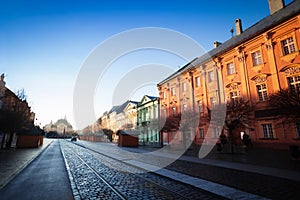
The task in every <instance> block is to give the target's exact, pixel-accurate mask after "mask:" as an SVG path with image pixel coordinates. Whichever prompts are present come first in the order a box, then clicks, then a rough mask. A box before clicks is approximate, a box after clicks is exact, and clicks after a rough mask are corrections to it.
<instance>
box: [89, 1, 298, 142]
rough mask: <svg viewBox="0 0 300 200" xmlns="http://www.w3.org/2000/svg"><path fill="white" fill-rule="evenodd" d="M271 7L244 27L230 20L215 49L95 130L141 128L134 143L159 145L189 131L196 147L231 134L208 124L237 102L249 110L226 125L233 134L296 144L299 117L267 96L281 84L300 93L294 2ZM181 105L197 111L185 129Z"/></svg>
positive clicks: (102, 120)
mask: <svg viewBox="0 0 300 200" xmlns="http://www.w3.org/2000/svg"><path fill="white" fill-rule="evenodd" d="M269 6H270V11H271V15H269V16H267V17H266V18H264V19H262V20H261V21H259V22H257V23H256V24H254V25H253V26H251V27H249V28H248V29H246V30H243V28H242V22H241V20H240V19H236V20H235V26H236V35H235V36H233V37H232V38H231V39H229V40H228V41H226V42H224V43H220V42H217V41H215V42H214V47H215V48H214V49H212V50H211V51H209V52H208V53H206V54H205V55H203V56H200V57H198V58H195V59H194V60H192V61H190V62H189V63H188V64H186V65H185V66H183V67H182V68H180V69H179V70H178V71H177V72H175V73H173V74H171V75H170V76H169V77H167V78H166V79H164V80H162V81H161V82H160V83H158V85H157V87H158V91H159V98H157V97H149V96H147V95H146V96H144V97H143V99H142V100H141V102H140V103H138V102H133V101H127V102H125V103H124V104H123V105H121V106H116V107H113V108H112V109H111V110H110V111H109V112H106V113H104V114H103V116H102V117H100V120H99V121H98V123H95V124H94V125H93V127H92V128H93V131H97V130H96V129H111V130H112V131H113V132H116V131H117V130H119V129H125V130H139V131H140V133H142V134H141V135H140V136H139V142H140V143H143V144H157V145H159V144H161V143H163V142H164V143H169V142H171V141H172V142H178V143H180V142H181V141H183V139H184V137H185V135H184V134H189V132H190V134H189V135H190V136H191V137H192V138H193V139H194V141H195V142H196V143H198V144H202V143H203V142H204V141H205V142H210V141H211V142H212V143H215V141H216V140H217V139H218V137H219V135H220V134H221V133H224V134H225V135H228V134H229V132H228V129H226V128H224V126H223V124H221V125H220V124H218V125H213V124H212V123H211V119H212V117H211V116H212V112H213V110H214V108H215V107H216V106H217V105H226V106H228V104H229V103H230V102H233V103H234V102H236V103H238V102H239V101H243V102H248V103H249V107H251V111H250V112H249V113H248V115H249V120H248V122H247V123H243V124H240V126H237V127H238V128H236V130H230V131H231V133H232V134H234V135H235V136H236V138H240V136H241V135H243V134H245V133H247V134H248V135H249V136H250V138H251V140H252V141H253V142H255V143H256V144H258V145H259V144H261V145H264V146H268V144H269V145H272V146H274V144H275V145H276V147H278V148H280V147H285V146H286V145H290V144H299V143H300V119H295V120H293V121H289V120H285V117H284V116H282V115H281V114H280V113H279V112H277V110H276V109H273V108H272V106H270V104H269V97H270V95H272V94H274V93H276V92H278V91H281V90H284V89H286V88H289V89H290V90H291V91H299V90H300V53H299V48H300V1H298V0H295V1H293V2H291V3H290V4H289V5H287V6H285V4H284V1H283V0H269ZM299 101H300V100H299ZM187 110H189V111H192V112H193V113H195V111H196V112H197V113H198V115H199V116H197V117H199V123H198V124H197V125H196V127H193V128H191V129H189V130H188V133H187V132H186V131H182V130H180V124H181V123H180V120H182V119H181V118H180V117H181V116H182V113H184V112H185V111H187ZM162 119H164V120H162ZM159 121H161V122H159ZM162 121H163V123H162Z"/></svg>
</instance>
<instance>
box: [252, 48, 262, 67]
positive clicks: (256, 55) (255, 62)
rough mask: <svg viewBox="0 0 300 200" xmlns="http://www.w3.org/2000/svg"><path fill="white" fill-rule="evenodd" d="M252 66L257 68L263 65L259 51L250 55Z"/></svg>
mask: <svg viewBox="0 0 300 200" xmlns="http://www.w3.org/2000/svg"><path fill="white" fill-rule="evenodd" d="M251 57H252V63H253V66H258V65H261V64H263V61H262V56H261V52H260V51H255V52H253V53H251Z"/></svg>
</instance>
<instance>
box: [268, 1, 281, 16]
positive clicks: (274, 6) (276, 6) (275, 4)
mask: <svg viewBox="0 0 300 200" xmlns="http://www.w3.org/2000/svg"><path fill="white" fill-rule="evenodd" d="M268 2H269V7H270V14H271V15H272V14H273V13H275V12H277V11H278V10H280V9H282V8H284V6H285V5H284V0H268Z"/></svg>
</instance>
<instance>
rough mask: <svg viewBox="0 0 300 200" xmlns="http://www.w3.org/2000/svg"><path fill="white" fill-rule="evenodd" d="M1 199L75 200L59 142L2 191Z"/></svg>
mask: <svg viewBox="0 0 300 200" xmlns="http://www.w3.org/2000/svg"><path fill="white" fill-rule="evenodd" d="M0 199H1V200H5V199H22V200H27V199H28V200H40V199H47V200H51V199H54V200H56V199H64V200H68V199H74V198H73V194H72V190H71V186H70V181H69V178H68V173H67V170H66V167H65V163H64V158H63V156H62V153H61V149H60V148H59V142H58V141H53V142H52V144H50V146H49V147H48V148H47V149H46V150H45V151H44V152H42V153H41V154H40V155H39V156H38V157H37V158H36V159H35V160H34V161H33V162H31V163H30V164H29V165H28V166H27V167H26V168H25V169H24V170H23V171H22V172H21V173H19V174H18V175H17V176H16V177H15V178H14V179H13V180H12V181H11V182H9V183H8V184H7V185H6V186H5V187H4V188H2V190H1V191H0Z"/></svg>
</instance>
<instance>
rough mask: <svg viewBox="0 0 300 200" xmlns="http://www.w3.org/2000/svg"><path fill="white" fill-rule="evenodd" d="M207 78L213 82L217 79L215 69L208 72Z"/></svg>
mask: <svg viewBox="0 0 300 200" xmlns="http://www.w3.org/2000/svg"><path fill="white" fill-rule="evenodd" d="M207 79H208V82H209V83H211V82H213V81H214V80H215V74H214V71H213V70H211V71H209V72H207Z"/></svg>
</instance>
